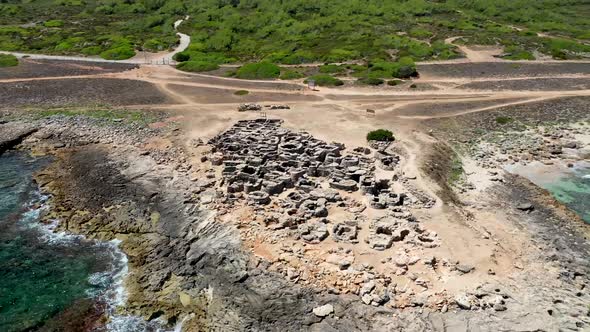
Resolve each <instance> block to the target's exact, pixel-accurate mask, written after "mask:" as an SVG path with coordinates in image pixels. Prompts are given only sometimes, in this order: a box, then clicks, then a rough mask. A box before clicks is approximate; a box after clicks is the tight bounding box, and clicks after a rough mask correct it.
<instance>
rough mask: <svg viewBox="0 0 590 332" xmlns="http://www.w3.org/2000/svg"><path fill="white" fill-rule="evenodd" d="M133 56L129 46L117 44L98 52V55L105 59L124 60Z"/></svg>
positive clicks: (133, 52) (133, 53)
mask: <svg viewBox="0 0 590 332" xmlns="http://www.w3.org/2000/svg"><path fill="white" fill-rule="evenodd" d="M134 56H135V51H134V50H133V48H131V46H119V47H115V48H111V49H108V50H106V51H104V52H101V53H100V57H101V58H103V59H107V60H126V59H129V58H132V57H134Z"/></svg>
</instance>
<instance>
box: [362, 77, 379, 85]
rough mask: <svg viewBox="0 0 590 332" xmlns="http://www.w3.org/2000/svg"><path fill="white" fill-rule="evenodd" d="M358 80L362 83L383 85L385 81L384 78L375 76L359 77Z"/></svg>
mask: <svg viewBox="0 0 590 332" xmlns="http://www.w3.org/2000/svg"><path fill="white" fill-rule="evenodd" d="M357 82H358V83H360V84H366V85H381V84H383V83H384V81H383V80H382V79H380V78H374V77H364V78H359V79H358V80H357Z"/></svg>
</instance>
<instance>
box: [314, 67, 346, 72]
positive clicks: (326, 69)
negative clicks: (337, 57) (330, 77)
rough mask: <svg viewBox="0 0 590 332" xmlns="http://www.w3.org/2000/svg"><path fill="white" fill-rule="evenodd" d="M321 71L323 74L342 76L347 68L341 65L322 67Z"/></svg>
mask: <svg viewBox="0 0 590 332" xmlns="http://www.w3.org/2000/svg"><path fill="white" fill-rule="evenodd" d="M319 71H320V73H322V74H342V73H344V72H345V71H346V68H345V67H342V66H339V65H322V66H320V68H319Z"/></svg>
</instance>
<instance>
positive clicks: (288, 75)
mask: <svg viewBox="0 0 590 332" xmlns="http://www.w3.org/2000/svg"><path fill="white" fill-rule="evenodd" d="M303 77H305V75H304V74H302V73H300V72H298V71H296V70H285V71H283V72H282V73H281V76H280V77H279V78H280V79H282V80H296V79H299V78H303Z"/></svg>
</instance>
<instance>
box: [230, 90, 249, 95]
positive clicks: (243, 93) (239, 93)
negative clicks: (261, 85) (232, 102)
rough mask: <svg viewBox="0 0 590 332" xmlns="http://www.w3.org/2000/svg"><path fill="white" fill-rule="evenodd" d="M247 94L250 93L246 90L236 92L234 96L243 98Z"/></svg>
mask: <svg viewBox="0 0 590 332" xmlns="http://www.w3.org/2000/svg"><path fill="white" fill-rule="evenodd" d="M249 93H250V91H248V90H238V91H236V92H234V95H236V96H245V95H247V94H249Z"/></svg>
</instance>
